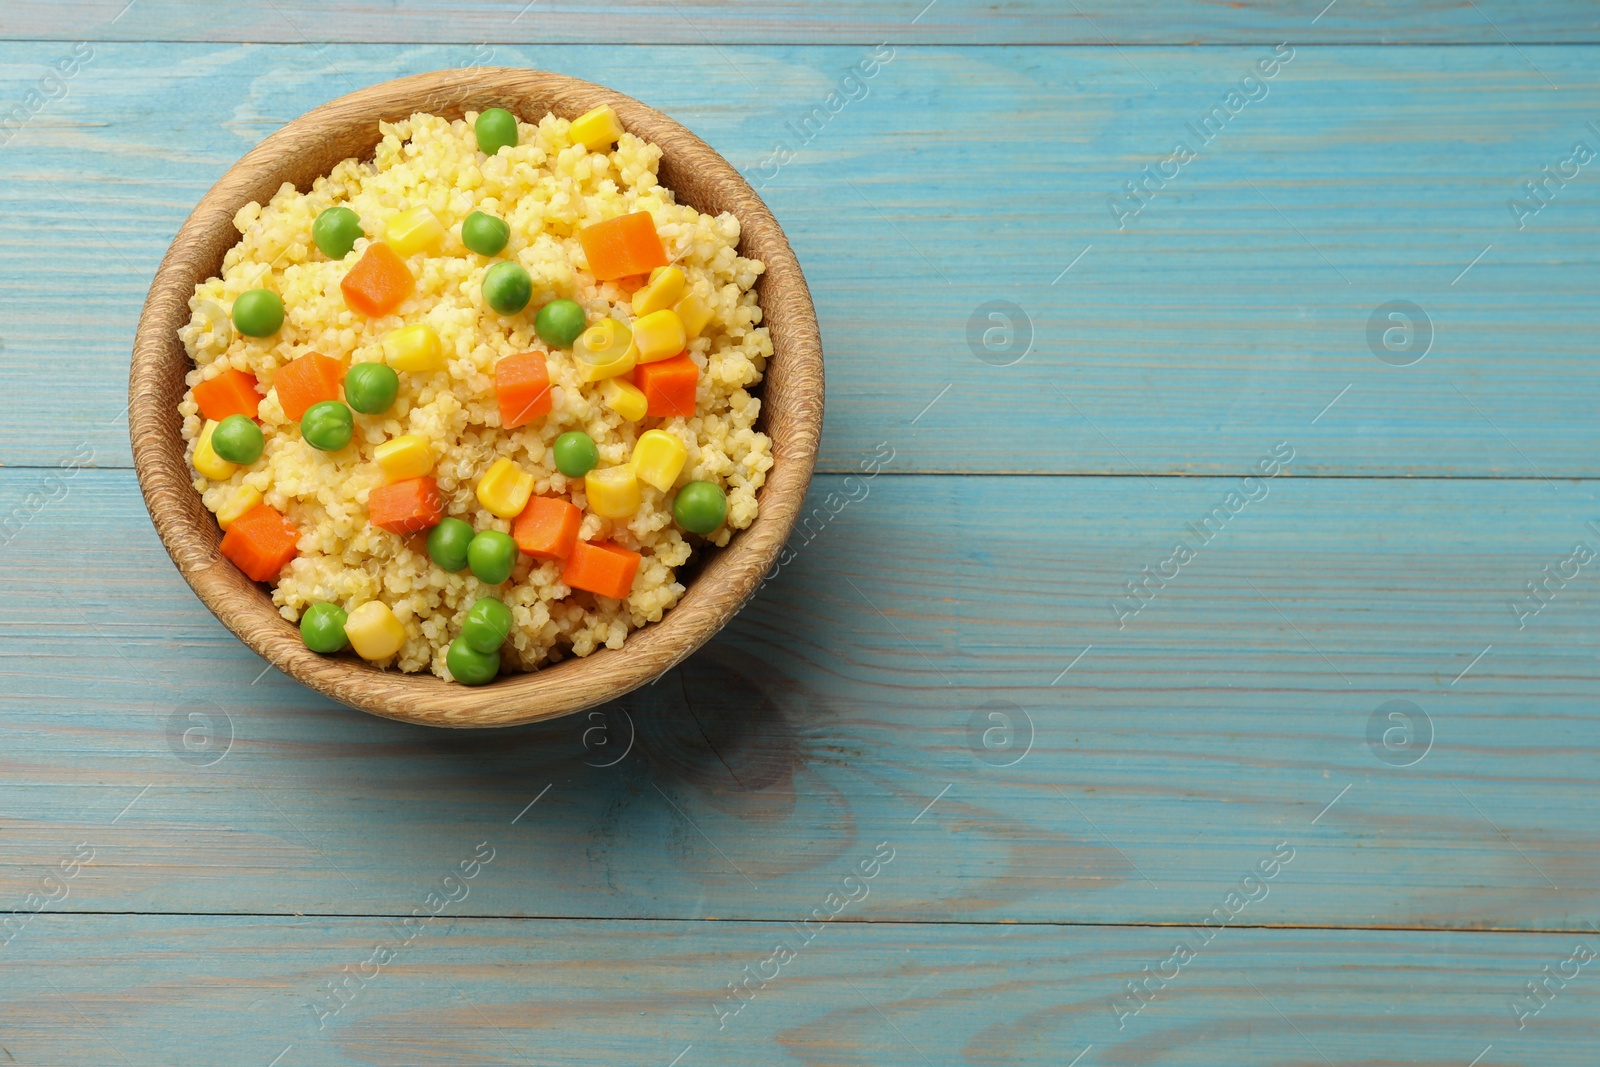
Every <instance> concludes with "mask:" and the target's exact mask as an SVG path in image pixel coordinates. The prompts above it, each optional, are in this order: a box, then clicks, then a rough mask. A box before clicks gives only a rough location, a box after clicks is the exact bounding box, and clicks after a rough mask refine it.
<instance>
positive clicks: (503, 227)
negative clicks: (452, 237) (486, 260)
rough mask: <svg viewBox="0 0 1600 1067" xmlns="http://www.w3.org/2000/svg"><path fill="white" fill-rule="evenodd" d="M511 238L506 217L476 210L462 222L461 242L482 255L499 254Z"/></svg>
mask: <svg viewBox="0 0 1600 1067" xmlns="http://www.w3.org/2000/svg"><path fill="white" fill-rule="evenodd" d="M509 240H511V227H510V226H509V225H507V223H506V220H505V219H497V218H495V217H494V216H493V215H485V214H484V213H483V212H481V211H474V212H473V213H472V214H470V215H468V216H467V220H466V221H465V222H463V223H462V224H461V243H462V244H464V245H466V246H467V247H468V248H470V249H472V251H474V252H476V253H478V255H480V256H497V255H499V254H500V250H501V249H502V248H504V247H505V246H506V242H507V241H509Z"/></svg>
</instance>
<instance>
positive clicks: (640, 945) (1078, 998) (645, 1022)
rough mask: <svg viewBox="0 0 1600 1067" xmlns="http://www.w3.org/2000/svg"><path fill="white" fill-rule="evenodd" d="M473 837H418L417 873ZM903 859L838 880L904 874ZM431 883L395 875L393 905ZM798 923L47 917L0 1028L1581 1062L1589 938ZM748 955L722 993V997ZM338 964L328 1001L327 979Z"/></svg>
mask: <svg viewBox="0 0 1600 1067" xmlns="http://www.w3.org/2000/svg"><path fill="white" fill-rule="evenodd" d="M471 847H472V846H470V845H467V846H465V848H466V851H463V850H462V849H461V848H457V849H455V850H446V851H444V852H441V853H439V854H438V856H437V860H438V864H437V866H438V868H439V869H440V870H441V871H442V870H443V869H446V868H449V867H450V866H451V865H453V864H454V863H455V861H456V858H457V856H458V854H460V855H462V856H466V855H470V854H471ZM911 849H912V846H909V845H907V846H906V847H905V849H904V850H903V851H902V854H908V853H910V852H911ZM901 862H902V861H901V859H900V858H899V856H898V855H897V857H896V859H895V860H894V861H893V862H892V863H891V864H890V865H889V866H886V867H882V868H881V871H880V873H879V875H878V877H877V878H876V879H875V880H874V881H872V882H870V883H864V884H865V885H867V886H872V887H876V886H879V885H884V886H887V885H889V884H891V883H892V882H893V881H894V880H896V879H898V878H903V877H905V876H906V874H907V872H905V871H901V870H898V869H897V868H898V867H899V865H900V863H901ZM498 867H499V860H498V859H496V860H495V861H494V863H492V864H491V865H489V866H488V867H484V868H482V869H481V871H480V873H479V875H478V877H477V878H476V879H475V880H474V881H472V882H470V883H464V887H465V888H466V889H468V890H469V896H468V898H467V899H468V900H471V899H472V897H473V896H476V893H477V891H478V890H477V888H476V887H478V886H480V885H481V886H485V887H486V886H488V885H489V884H491V883H493V882H495V881H497V880H499V881H503V880H506V879H508V878H511V877H513V874H512V872H510V871H506V870H500V869H498ZM435 881H437V877H436V876H433V875H432V872H430V876H428V877H425V879H424V880H422V881H421V882H419V884H418V885H417V887H416V892H417V894H418V899H419V902H420V900H421V899H422V897H423V895H424V894H426V893H428V892H430V891H431V890H432V888H433V883H434V882H435ZM818 891H819V896H820V894H821V893H822V892H824V891H825V890H823V887H822V886H821V885H819V886H818ZM870 893H871V895H870V896H869V897H868V899H871V897H873V896H876V894H877V890H876V889H875V888H874V889H872V890H870ZM806 933H807V931H806V930H805V929H804V928H801V927H799V926H797V925H794V924H790V923H741V922H717V923H667V922H633V923H616V922H609V923H608V922H583V921H578V922H562V921H550V920H533V921H509V920H484V919H462V918H458V917H454V916H452V915H450V914H449V912H448V911H446V912H445V913H443V914H441V915H440V916H439V917H438V918H435V919H433V921H432V922H431V923H427V924H425V925H424V924H419V926H418V927H417V929H416V930H414V931H407V930H403V929H401V928H399V927H398V926H397V924H396V922H395V920H393V919H369V918H358V919H342V920H328V919H319V918H287V917H284V918H269V919H262V918H227V917H217V916H203V917H154V916H121V915H107V916H73V917H70V918H69V917H66V916H61V915H53V914H49V913H46V914H43V915H40V916H38V917H36V918H34V919H32V920H31V921H30V922H29V923H28V924H27V925H26V926H25V927H24V928H23V929H22V930H21V931H20V933H19V935H18V936H17V937H16V938H15V940H14V941H13V943H12V944H11V945H9V946H7V947H6V948H5V949H4V952H5V953H6V970H7V977H8V979H9V980H8V981H7V982H6V983H5V986H4V988H3V990H0V1025H3V1027H4V1046H5V1048H6V1050H7V1051H8V1052H9V1053H10V1054H11V1055H12V1056H13V1057H14V1058H15V1062H17V1063H30V1064H33V1063H37V1064H78V1063H130V1064H134V1063H137V1064H144V1063H156V1062H160V1063H175V1062H181V1063H258V1064H266V1063H268V1062H269V1061H271V1062H272V1063H274V1064H275V1065H276V1067H292V1065H296V1064H308V1063H317V1064H329V1065H336V1064H370V1063H453V1064H488V1063H521V1064H532V1063H556V1062H559V1063H563V1064H575V1065H576V1064H595V1065H604V1067H614V1065H615V1064H621V1063H633V1064H651V1065H666V1064H669V1063H670V1064H674V1065H677V1067H702V1065H707V1064H724V1063H726V1064H749V1063H761V1064H773V1065H783V1064H804V1065H807V1067H865V1065H879V1064H929V1063H964V1064H987V1065H997V1067H998V1065H1013V1064H1052V1065H1057V1067H1062V1065H1065V1064H1067V1063H1069V1062H1076V1063H1079V1064H1082V1065H1085V1067H1089V1065H1096V1067H1099V1065H1133V1064H1150V1063H1162V1064H1174V1065H1181V1067H1190V1065H1193V1067H1199V1065H1204V1064H1219V1063H1226V1064H1235V1065H1238V1067H1258V1065H1259V1067H1268V1065H1271V1067H1280V1065H1283V1064H1304V1065H1308V1067H1309V1065H1310V1064H1320V1063H1325V1062H1326V1063H1357V1062H1359V1063H1394V1064H1417V1065H1433V1067H1465V1065H1466V1064H1468V1063H1469V1062H1472V1060H1473V1057H1474V1056H1478V1057H1480V1059H1479V1061H1478V1062H1479V1063H1480V1064H1490V1065H1496V1067H1504V1065H1512V1064H1520V1065H1525V1067H1532V1065H1535V1064H1537V1065H1539V1067H1580V1065H1581V1067H1589V1065H1590V1064H1592V1063H1593V1062H1594V1039H1595V1019H1596V1016H1597V1012H1600V997H1597V994H1596V983H1595V981H1594V976H1593V974H1592V973H1591V972H1592V971H1593V970H1594V967H1595V964H1594V963H1592V962H1585V963H1581V964H1580V963H1578V962H1575V957H1574V952H1575V951H1576V950H1577V949H1579V947H1580V946H1581V948H1582V949H1583V950H1584V951H1585V952H1587V954H1588V955H1587V957H1586V958H1587V959H1588V960H1591V961H1592V959H1593V956H1594V954H1595V953H1597V952H1600V935H1596V934H1594V933H1588V932H1586V933H1584V934H1582V935H1571V934H1567V935H1532V934H1463V933H1450V934H1440V933H1418V932H1399V933H1395V932H1387V931H1386V932H1381V933H1379V932H1369V931H1302V932H1292V933H1291V932H1286V931H1265V930H1251V929H1230V930H1223V931H1221V932H1219V933H1216V934H1215V935H1214V936H1213V939H1212V940H1211V941H1210V942H1209V943H1202V935H1200V934H1198V933H1196V932H1194V931H1191V930H1187V929H1181V930H1173V929H1148V928H1085V927H1058V926H1031V925H1029V926H983V925H979V926H970V925H954V926H938V925H936V926H925V925H899V924H887V925H885V924H868V923H856V922H849V921H845V920H843V919H840V920H836V921H835V922H834V923H833V924H832V927H831V928H830V927H828V926H825V925H823V924H821V923H819V924H817V932H816V933H815V934H814V935H813V936H812V940H811V941H809V943H807V942H805V940H804V938H805V936H806ZM1180 942H1182V943H1186V944H1188V945H1189V946H1190V947H1191V950H1192V956H1191V958H1189V959H1188V960H1187V962H1186V963H1184V964H1183V965H1182V966H1181V967H1180V966H1179V965H1177V964H1176V963H1172V962H1169V961H1171V960H1172V959H1173V950H1174V947H1175V944H1177V943H1180ZM779 945H783V946H784V948H785V950H786V953H787V955H779V956H776V957H775V956H774V953H775V950H776V949H777V946H779ZM380 953H381V954H380ZM1577 958H1578V959H1584V958H1585V957H1584V956H1583V955H1582V954H1581V953H1580V954H1579V956H1578V957H1577ZM779 959H781V960H783V963H782V965H781V966H780V965H779V964H778V962H777V960H779ZM768 960H773V962H772V963H771V964H770V965H767V966H766V967H765V968H764V969H763V964H764V963H765V962H766V961H768ZM379 961H387V963H386V964H381V963H380V962H379ZM1563 965H1565V966H1563ZM746 968H748V969H749V970H748V974H750V975H751V976H752V977H751V978H750V980H749V985H748V987H747V988H748V990H749V993H748V994H747V996H748V999H744V998H743V997H741V998H740V999H738V1000H735V999H734V997H733V995H732V994H730V992H729V989H728V987H729V985H730V983H735V982H740V981H742V980H743V979H744V977H745V975H746V973H747V972H746V970H745V969H746ZM1547 968H1548V969H1549V970H1550V971H1551V972H1554V973H1556V975H1557V977H1556V978H1555V979H1552V980H1551V982H1550V985H1549V987H1548V988H1549V989H1550V990H1551V992H1550V993H1549V994H1548V995H1547V998H1546V999H1545V1001H1544V1006H1543V1008H1542V1010H1541V1011H1540V1012H1539V1013H1538V1014H1537V1015H1529V1016H1526V1017H1525V1018H1524V1019H1523V1021H1524V1023H1525V1025H1524V1026H1523V1028H1522V1029H1520V1030H1519V1029H1518V1027H1517V1021H1518V1016H1517V1015H1514V1014H1513V1012H1512V1009H1511V1005H1512V1004H1513V1003H1515V1002H1516V1001H1517V998H1519V997H1524V996H1527V995H1528V994H1527V993H1526V986H1527V984H1528V983H1530V982H1535V981H1538V980H1540V979H1543V978H1544V977H1545V973H1546V969H1547ZM1158 970H1159V971H1161V972H1162V973H1165V974H1167V975H1169V976H1173V977H1172V978H1171V980H1170V981H1163V980H1162V979H1160V978H1152V979H1151V980H1150V984H1149V986H1148V988H1149V990H1150V991H1151V992H1150V994H1149V996H1150V1000H1149V1001H1148V1002H1147V1003H1144V1004H1143V1006H1142V1010H1140V1011H1138V1012H1137V1013H1136V1014H1135V1013H1133V1012H1132V1011H1131V1009H1129V1008H1128V1007H1127V1006H1126V1005H1128V1004H1137V1003H1139V1002H1138V1001H1135V1000H1133V998H1132V996H1131V994H1129V993H1127V992H1126V989H1125V986H1124V983H1126V982H1131V981H1136V980H1141V979H1144V978H1145V976H1146V975H1147V974H1155V973H1156V972H1157V971H1158ZM1562 973H1566V974H1568V975H1570V977H1568V978H1565V979H1563V978H1561V977H1560V975H1561V974H1562ZM762 974H765V975H767V976H769V977H768V980H766V981H765V982H762V980H761V975H762ZM341 982H343V983H347V987H346V990H347V991H346V992H345V993H344V999H343V1000H342V1001H339V1000H335V999H334V997H333V995H332V994H331V993H330V991H329V990H330V983H331V984H333V985H337V984H339V983H341ZM1558 983H1559V984H1558ZM1163 986H1164V987H1165V988H1163ZM1119 998H1120V999H1119ZM741 1003H742V1004H743V1008H742V1010H738V1011H737V1012H735V1007H736V1006H737V1005H739V1004H741ZM335 1008H337V1009H338V1010H337V1012H335V1010H334V1009H335ZM1119 1009H1120V1013H1119ZM319 1022H320V1023H321V1024H322V1025H321V1026H320V1027H319ZM1119 1022H1120V1024H1121V1028H1120V1029H1119V1028H1118V1024H1119ZM719 1025H720V1027H721V1028H720V1029H719ZM275 1056H276V1057H279V1058H278V1059H277V1060H274V1059H273V1057H275ZM1074 1057H1078V1059H1076V1060H1075V1059H1074Z"/></svg>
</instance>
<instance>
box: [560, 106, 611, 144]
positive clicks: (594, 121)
mask: <svg viewBox="0 0 1600 1067" xmlns="http://www.w3.org/2000/svg"><path fill="white" fill-rule="evenodd" d="M621 136H622V123H621V122H619V121H618V120H617V113H616V112H615V111H612V110H611V107H610V105H607V104H601V105H600V106H599V107H597V108H595V109H594V110H593V111H590V112H587V113H585V114H583V115H580V116H578V117H577V118H575V119H573V120H572V139H573V140H574V141H576V142H577V143H578V144H581V145H583V147H585V148H587V149H588V150H589V151H591V152H605V151H609V150H610V148H611V146H612V145H613V144H614V143H616V140H617V138H618V137H621Z"/></svg>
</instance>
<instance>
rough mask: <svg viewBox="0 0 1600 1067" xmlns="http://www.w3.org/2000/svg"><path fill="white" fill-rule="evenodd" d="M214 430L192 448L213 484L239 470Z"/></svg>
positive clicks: (209, 425) (211, 425)
mask: <svg viewBox="0 0 1600 1067" xmlns="http://www.w3.org/2000/svg"><path fill="white" fill-rule="evenodd" d="M639 395H640V396H643V395H644V394H643V393H640V394H639ZM216 428H217V424H216V422H215V421H214V420H212V419H207V420H206V424H205V426H203V427H202V428H201V430H200V440H199V441H197V442H195V446H194V469H195V470H197V471H199V472H200V473H201V474H203V475H205V476H206V477H207V478H210V479H211V480H212V481H214V482H224V481H227V480H228V479H229V478H231V477H233V472H234V471H236V470H238V469H239V465H238V464H237V463H229V462H228V461H227V460H225V459H223V458H222V457H221V456H219V455H217V453H216V450H215V449H213V448H212V447H211V434H212V433H213V431H215V430H216Z"/></svg>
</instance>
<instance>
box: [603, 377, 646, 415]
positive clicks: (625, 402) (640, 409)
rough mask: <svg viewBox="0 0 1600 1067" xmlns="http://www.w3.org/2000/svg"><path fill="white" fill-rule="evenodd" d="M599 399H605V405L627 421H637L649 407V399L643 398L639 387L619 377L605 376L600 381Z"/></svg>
mask: <svg viewBox="0 0 1600 1067" xmlns="http://www.w3.org/2000/svg"><path fill="white" fill-rule="evenodd" d="M600 399H601V400H603V401H605V405H606V407H608V408H610V409H611V410H612V411H615V412H616V413H617V414H618V415H621V416H622V417H623V418H625V419H627V420H628V421H629V422H638V421H639V420H640V419H642V418H644V416H645V412H647V411H648V410H649V409H650V401H649V400H647V399H645V395H644V393H643V392H641V391H640V390H639V387H638V386H637V385H634V384H632V383H631V382H625V381H623V380H622V379H621V378H607V379H606V380H605V381H603V382H601V383H600Z"/></svg>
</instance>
